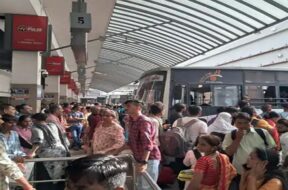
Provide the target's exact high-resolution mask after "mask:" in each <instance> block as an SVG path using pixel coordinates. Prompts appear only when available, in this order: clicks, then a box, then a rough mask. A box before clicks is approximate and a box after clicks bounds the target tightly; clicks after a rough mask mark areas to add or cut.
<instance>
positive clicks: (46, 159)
mask: <svg viewBox="0 0 288 190" xmlns="http://www.w3.org/2000/svg"><path fill="white" fill-rule="evenodd" d="M85 156H87V155H81V156H71V157H57V158H56V159H55V158H32V159H25V160H24V162H55V161H71V160H76V159H79V158H83V157H85Z"/></svg>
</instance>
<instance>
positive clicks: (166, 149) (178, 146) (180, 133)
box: [159, 119, 198, 158]
mask: <svg viewBox="0 0 288 190" xmlns="http://www.w3.org/2000/svg"><path fill="white" fill-rule="evenodd" d="M179 120H180V122H181V123H178V122H179ZM179 120H178V122H177V127H173V128H172V129H169V130H168V131H166V132H164V133H163V134H161V135H160V138H159V140H160V149H161V152H162V153H163V154H164V155H166V156H171V157H174V158H183V157H184V156H185V154H186V152H187V150H188V149H189V148H192V144H193V143H192V142H188V141H187V140H186V139H185V133H186V130H187V127H189V126H192V125H193V124H194V123H196V122H197V121H198V119H192V120H191V121H189V122H188V123H186V124H185V125H182V119H179ZM179 124H180V125H179Z"/></svg>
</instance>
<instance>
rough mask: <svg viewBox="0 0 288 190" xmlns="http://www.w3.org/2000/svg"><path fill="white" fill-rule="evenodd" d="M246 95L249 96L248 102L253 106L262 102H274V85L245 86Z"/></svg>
mask: <svg viewBox="0 0 288 190" xmlns="http://www.w3.org/2000/svg"><path fill="white" fill-rule="evenodd" d="M245 92H246V96H248V97H249V98H250V102H251V104H252V105H254V106H261V105H263V104H264V103H271V104H273V105H275V103H276V88H275V86H252V85H251V86H250V85H249V86H245Z"/></svg>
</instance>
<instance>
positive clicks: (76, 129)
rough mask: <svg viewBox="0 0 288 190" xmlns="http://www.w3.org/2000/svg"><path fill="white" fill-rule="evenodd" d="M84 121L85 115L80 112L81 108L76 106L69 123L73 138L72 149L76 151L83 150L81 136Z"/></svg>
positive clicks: (70, 115)
mask: <svg viewBox="0 0 288 190" xmlns="http://www.w3.org/2000/svg"><path fill="white" fill-rule="evenodd" d="M83 120H84V115H83V113H82V112H80V107H79V106H78V105H75V106H74V107H73V108H72V112H71V113H70V114H69V118H68V123H69V124H70V126H71V127H70V129H71V133H72V137H73V144H72V147H71V148H74V149H75V150H79V149H81V134H82V129H83V124H82V121H83Z"/></svg>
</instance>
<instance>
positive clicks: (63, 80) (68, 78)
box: [60, 71, 71, 85]
mask: <svg viewBox="0 0 288 190" xmlns="http://www.w3.org/2000/svg"><path fill="white" fill-rule="evenodd" d="M70 81H71V73H70V72H68V71H65V72H64V75H62V76H61V77H60V84H68V85H69V84H70Z"/></svg>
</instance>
